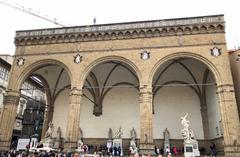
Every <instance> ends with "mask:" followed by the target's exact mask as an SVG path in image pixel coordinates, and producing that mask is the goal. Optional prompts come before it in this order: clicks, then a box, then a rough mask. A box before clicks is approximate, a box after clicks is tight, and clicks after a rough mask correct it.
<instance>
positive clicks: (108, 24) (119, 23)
mask: <svg viewBox="0 0 240 157" xmlns="http://www.w3.org/2000/svg"><path fill="white" fill-rule="evenodd" d="M220 16H222V17H224V14H216V15H206V16H193V17H181V18H168V19H159V20H143V21H134V22H117V23H106V24H95V25H81V26H69V27H54V28H42V29H29V30H17V31H16V33H19V32H31V31H41V30H57V29H65V28H68V29H69V28H79V27H83V28H84V27H97V26H113V25H124V24H136V23H145V22H158V21H173V20H188V19H199V18H204V17H220Z"/></svg>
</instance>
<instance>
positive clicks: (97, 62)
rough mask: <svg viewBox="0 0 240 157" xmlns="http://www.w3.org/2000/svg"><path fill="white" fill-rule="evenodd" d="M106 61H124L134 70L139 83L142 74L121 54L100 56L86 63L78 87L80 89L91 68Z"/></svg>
mask: <svg viewBox="0 0 240 157" xmlns="http://www.w3.org/2000/svg"><path fill="white" fill-rule="evenodd" d="M108 61H120V62H122V63H125V64H127V65H129V66H130V67H131V68H132V69H133V70H134V72H135V73H136V75H137V78H138V81H139V84H140V82H141V78H142V74H141V72H140V70H139V68H138V67H137V66H136V65H135V64H134V63H133V62H132V61H130V60H129V59H127V58H124V57H122V56H106V57H101V58H98V59H96V60H93V61H92V62H91V63H90V64H88V65H87V67H86V68H85V69H84V71H83V73H82V75H81V76H80V88H81V89H82V88H83V86H84V82H85V80H86V78H87V76H88V74H89V73H90V72H91V70H92V69H93V68H94V67H95V66H97V65H99V64H101V63H104V62H108Z"/></svg>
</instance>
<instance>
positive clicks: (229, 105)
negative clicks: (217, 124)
mask: <svg viewBox="0 0 240 157" xmlns="http://www.w3.org/2000/svg"><path fill="white" fill-rule="evenodd" d="M217 93H218V96H219V104H220V111H221V117H222V125H223V136H224V152H225V156H226V157H236V156H240V126H239V125H240V123H239V116H238V109H237V104H236V100H235V94H234V88H233V85H230V84H222V85H219V86H218V87H217Z"/></svg>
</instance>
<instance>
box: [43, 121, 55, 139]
mask: <svg viewBox="0 0 240 157" xmlns="http://www.w3.org/2000/svg"><path fill="white" fill-rule="evenodd" d="M53 131H54V126H53V123H52V122H49V124H48V130H47V131H46V133H45V136H44V137H45V138H52V134H53Z"/></svg>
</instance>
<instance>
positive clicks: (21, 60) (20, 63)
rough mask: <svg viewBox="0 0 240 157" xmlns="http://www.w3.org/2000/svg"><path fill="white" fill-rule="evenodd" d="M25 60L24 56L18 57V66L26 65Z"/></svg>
mask: <svg viewBox="0 0 240 157" xmlns="http://www.w3.org/2000/svg"><path fill="white" fill-rule="evenodd" d="M24 61H25V59H24V58H22V57H20V58H18V59H17V65H18V66H22V65H24Z"/></svg>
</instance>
